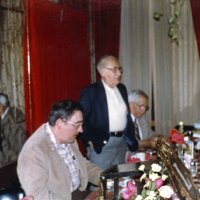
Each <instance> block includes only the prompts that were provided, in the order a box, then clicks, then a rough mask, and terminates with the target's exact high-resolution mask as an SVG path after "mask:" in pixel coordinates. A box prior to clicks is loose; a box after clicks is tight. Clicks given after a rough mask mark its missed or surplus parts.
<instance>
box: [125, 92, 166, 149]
mask: <svg viewBox="0 0 200 200" xmlns="http://www.w3.org/2000/svg"><path fill="white" fill-rule="evenodd" d="M128 101H129V106H130V110H131V117H132V121H133V123H134V125H135V131H136V132H135V135H136V137H137V140H138V142H139V149H143V148H155V146H156V142H157V140H158V138H159V137H160V138H162V139H163V140H164V141H168V139H167V138H165V137H164V136H161V135H158V134H156V133H155V132H154V131H153V130H152V129H151V127H150V126H149V125H148V123H147V121H146V119H145V116H144V115H145V113H146V112H147V111H148V110H149V97H148V95H147V94H146V93H145V92H144V91H142V90H140V89H136V90H132V91H131V92H130V93H129V95H128Z"/></svg>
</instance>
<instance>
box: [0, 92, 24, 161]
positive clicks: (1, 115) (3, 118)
mask: <svg viewBox="0 0 200 200" xmlns="http://www.w3.org/2000/svg"><path fill="white" fill-rule="evenodd" d="M24 142H25V117H24V114H23V112H22V111H21V110H19V109H18V108H16V107H11V106H10V101H9V98H8V96H7V95H6V94H4V93H0V163H1V165H4V164H7V163H10V162H12V161H16V160H17V158H18V155H19V152H20V150H21V148H22V146H23V144H24Z"/></svg>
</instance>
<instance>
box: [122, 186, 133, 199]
mask: <svg viewBox="0 0 200 200" xmlns="http://www.w3.org/2000/svg"><path fill="white" fill-rule="evenodd" d="M122 196H123V199H130V198H131V197H132V196H133V191H131V190H129V189H128V188H126V189H125V190H124V191H123V193H122Z"/></svg>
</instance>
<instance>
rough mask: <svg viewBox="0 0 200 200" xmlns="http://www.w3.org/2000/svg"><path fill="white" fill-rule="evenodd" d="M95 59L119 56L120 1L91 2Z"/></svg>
mask: <svg viewBox="0 0 200 200" xmlns="http://www.w3.org/2000/svg"><path fill="white" fill-rule="evenodd" d="M92 8H93V9H92V10H93V25H94V43H95V59H96V61H98V60H99V58H101V57H102V56H103V55H105V54H110V55H114V56H116V57H118V55H119V35H120V13H121V0H110V1H92Z"/></svg>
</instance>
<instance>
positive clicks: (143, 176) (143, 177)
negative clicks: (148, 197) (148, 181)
mask: <svg viewBox="0 0 200 200" xmlns="http://www.w3.org/2000/svg"><path fill="white" fill-rule="evenodd" d="M146 177H147V174H146V173H144V174H142V176H141V177H140V181H142V180H144V179H145V178H146Z"/></svg>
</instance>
